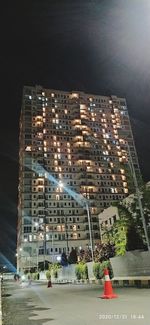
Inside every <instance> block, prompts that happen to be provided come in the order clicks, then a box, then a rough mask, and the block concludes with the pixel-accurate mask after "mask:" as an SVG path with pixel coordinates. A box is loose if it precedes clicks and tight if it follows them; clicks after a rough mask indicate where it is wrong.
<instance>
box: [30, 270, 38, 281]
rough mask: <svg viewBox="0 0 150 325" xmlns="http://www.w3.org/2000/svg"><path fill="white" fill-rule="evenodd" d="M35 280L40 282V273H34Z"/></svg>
mask: <svg viewBox="0 0 150 325" xmlns="http://www.w3.org/2000/svg"><path fill="white" fill-rule="evenodd" d="M32 279H33V280H39V272H35V273H32Z"/></svg>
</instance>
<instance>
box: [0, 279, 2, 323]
mask: <svg viewBox="0 0 150 325" xmlns="http://www.w3.org/2000/svg"><path fill="white" fill-rule="evenodd" d="M0 325H2V282H1V279H0Z"/></svg>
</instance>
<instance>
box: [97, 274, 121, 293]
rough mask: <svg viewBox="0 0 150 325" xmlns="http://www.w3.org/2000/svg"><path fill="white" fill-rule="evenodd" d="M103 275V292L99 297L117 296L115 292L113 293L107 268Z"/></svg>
mask: <svg viewBox="0 0 150 325" xmlns="http://www.w3.org/2000/svg"><path fill="white" fill-rule="evenodd" d="M104 276H105V284H104V294H103V295H102V296H101V297H100V298H102V299H112V298H117V297H118V296H117V295H116V294H115V293H113V289H112V285H111V281H110V278H109V272H108V269H105V270H104Z"/></svg>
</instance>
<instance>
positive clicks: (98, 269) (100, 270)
mask: <svg viewBox="0 0 150 325" xmlns="http://www.w3.org/2000/svg"><path fill="white" fill-rule="evenodd" d="M106 268H107V269H108V271H109V276H110V279H112V278H113V270H112V267H111V264H110V262H109V261H104V262H102V263H94V265H93V274H94V276H95V278H96V279H97V280H99V279H102V278H103V277H104V269H106Z"/></svg>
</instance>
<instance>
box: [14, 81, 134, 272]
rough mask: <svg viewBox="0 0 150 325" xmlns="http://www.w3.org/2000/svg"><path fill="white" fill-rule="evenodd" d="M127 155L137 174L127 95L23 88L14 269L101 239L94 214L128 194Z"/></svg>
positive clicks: (25, 266) (50, 258) (96, 217)
mask: <svg viewBox="0 0 150 325" xmlns="http://www.w3.org/2000/svg"><path fill="white" fill-rule="evenodd" d="M129 148H130V149H129ZM129 157H132V163H133V165H134V167H135V170H136V172H137V173H140V171H139V165H138V160H137V155H136V150H135V145H134V140H133V135H132V131H131V126H130V120H129V115H128V111H127V104H126V100H125V99H124V98H118V97H116V96H108V97H106V96H99V95H93V94H86V93H83V92H80V91H75V92H69V91H59V90H53V89H44V88H43V87H41V86H35V87H27V86H26V87H24V90H23V99H22V109H21V118H20V152H19V159H20V172H19V206H18V239H17V255H18V269H25V268H30V267H31V266H36V265H38V262H40V261H44V260H48V261H50V260H51V261H52V260H55V259H56V257H57V256H58V255H60V254H61V253H62V252H66V253H69V252H70V251H71V249H72V248H79V247H86V246H87V245H89V246H90V244H91V242H90V240H91V237H92V243H93V246H94V245H95V244H96V243H97V242H98V241H99V240H100V232H99V222H98V214H99V213H100V212H101V211H102V210H103V209H104V208H105V207H108V206H109V205H110V204H111V203H112V202H113V201H114V200H115V201H116V200H122V199H123V198H124V197H125V196H126V195H128V194H129V193H130V183H131V176H130V172H129V170H130V168H129V165H130V159H129ZM129 176H130V177H129ZM132 190H133V189H132ZM79 194H81V195H80V196H79ZM82 198H83V199H84V200H85V201H86V202H87V204H88V208H89V211H90V214H89V215H88V209H87V206H85V205H84V204H82V203H83V202H84V200H83V201H82ZM90 228H91V231H90ZM90 235H91V236H90Z"/></svg>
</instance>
